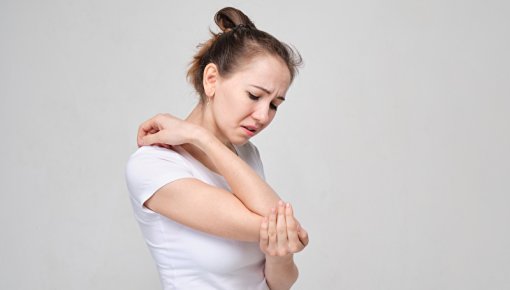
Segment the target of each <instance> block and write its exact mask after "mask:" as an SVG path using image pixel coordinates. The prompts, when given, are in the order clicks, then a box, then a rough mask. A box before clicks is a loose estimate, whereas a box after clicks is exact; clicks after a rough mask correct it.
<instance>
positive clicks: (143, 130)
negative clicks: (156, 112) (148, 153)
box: [136, 118, 157, 146]
mask: <svg viewBox="0 0 510 290" xmlns="http://www.w3.org/2000/svg"><path fill="white" fill-rule="evenodd" d="M153 119H154V118H151V119H149V120H147V121H145V122H143V123H142V124H141V125H140V127H138V134H137V135H136V141H137V143H138V146H143V143H142V140H143V137H145V136H147V135H149V134H150V133H155V132H157V131H155V129H156V128H157V127H155V125H156V124H155V122H154V120H153Z"/></svg>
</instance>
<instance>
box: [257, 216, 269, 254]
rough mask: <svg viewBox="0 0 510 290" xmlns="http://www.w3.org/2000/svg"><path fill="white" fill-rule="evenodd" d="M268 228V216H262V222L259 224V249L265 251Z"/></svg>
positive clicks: (267, 241) (267, 242) (267, 240)
mask: <svg viewBox="0 0 510 290" xmlns="http://www.w3.org/2000/svg"><path fill="white" fill-rule="evenodd" d="M267 229H268V218H267V217H264V219H263V220H262V223H261V224H260V241H259V244H260V249H261V250H262V251H263V252H266V251H267V246H268V244H269V235H268V234H267Z"/></svg>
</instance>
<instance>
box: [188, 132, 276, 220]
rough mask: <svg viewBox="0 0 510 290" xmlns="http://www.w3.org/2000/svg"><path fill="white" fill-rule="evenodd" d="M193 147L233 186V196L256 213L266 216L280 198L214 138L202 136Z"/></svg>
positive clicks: (196, 139)
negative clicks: (205, 156)
mask: <svg viewBox="0 0 510 290" xmlns="http://www.w3.org/2000/svg"><path fill="white" fill-rule="evenodd" d="M192 142H193V144H194V145H196V146H197V147H198V148H200V149H201V150H202V151H204V153H206V154H207V156H208V157H209V158H210V159H211V160H212V162H213V163H214V165H215V166H216V168H217V169H218V171H219V172H220V174H221V175H222V176H223V177H224V178H225V180H226V181H227V182H228V184H229V185H230V188H231V189H232V193H233V194H234V195H235V196H236V197H237V198H239V200H241V201H242V203H243V204H244V205H245V206H246V207H247V208H248V209H249V210H251V211H252V212H254V213H257V214H258V215H260V216H264V215H265V214H266V213H267V210H268V209H269V208H271V207H274V206H275V205H276V204H277V203H278V201H279V200H280V197H279V196H278V194H276V192H275V191H274V190H273V189H272V188H271V187H270V186H269V185H268V184H267V183H266V182H265V181H264V180H263V179H262V178H261V177H260V176H259V175H258V174H257V173H256V172H255V171H254V170H253V169H252V168H251V167H250V166H249V165H248V164H246V163H245V162H244V161H243V160H242V159H241V158H239V157H238V156H237V155H235V154H234V153H233V152H232V151H230V149H228V148H227V147H226V146H225V145H224V144H222V143H221V142H220V141H219V140H218V139H217V138H216V137H214V136H212V135H211V134H207V133H205V132H204V133H202V134H199V137H198V138H195V139H194V140H193V141H192Z"/></svg>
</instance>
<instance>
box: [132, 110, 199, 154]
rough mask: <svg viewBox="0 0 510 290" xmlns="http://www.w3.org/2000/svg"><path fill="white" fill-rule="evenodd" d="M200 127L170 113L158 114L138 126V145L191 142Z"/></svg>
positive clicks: (168, 144)
mask: <svg viewBox="0 0 510 290" xmlns="http://www.w3.org/2000/svg"><path fill="white" fill-rule="evenodd" d="M198 130H200V127H199V126H197V125H195V124H192V123H189V122H186V121H184V120H181V119H179V118H176V117H174V116H172V115H170V114H157V115H156V116H154V117H152V118H150V119H149V120H147V121H145V122H143V123H142V124H141V125H140V127H139V128H138V136H137V143H138V147H141V146H145V145H158V146H162V147H166V148H168V147H169V146H172V145H181V144H185V143H190V142H191V140H192V139H193V136H197V135H196V134H197V131H198Z"/></svg>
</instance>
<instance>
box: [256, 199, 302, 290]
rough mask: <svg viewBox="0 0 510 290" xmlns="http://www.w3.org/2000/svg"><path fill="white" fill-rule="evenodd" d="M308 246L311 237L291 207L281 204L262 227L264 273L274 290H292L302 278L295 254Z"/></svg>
mask: <svg viewBox="0 0 510 290" xmlns="http://www.w3.org/2000/svg"><path fill="white" fill-rule="evenodd" d="M306 245H308V233H307V232H306V231H305V230H304V229H303V228H301V226H300V225H299V222H298V221H297V220H296V219H295V218H294V213H293V211H292V206H291V205H290V204H289V203H286V204H284V203H283V202H282V201H280V202H279V203H278V207H277V208H273V209H271V213H270V214H269V217H265V218H264V221H263V222H262V224H261V226H260V249H261V250H262V252H264V254H265V255H266V264H265V269H264V273H265V276H266V281H267V285H268V286H269V288H270V289H271V290H288V289H290V287H291V286H292V285H293V284H294V283H295V282H296V280H297V278H298V268H297V266H296V264H295V263H294V253H297V252H300V251H301V250H303V249H304V248H305V247H306Z"/></svg>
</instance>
